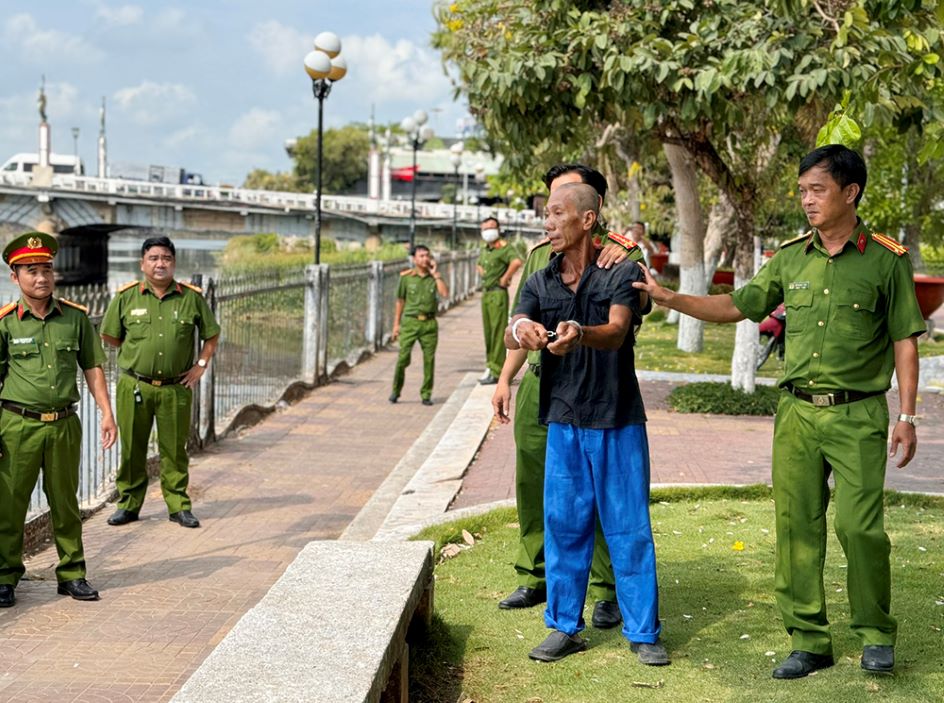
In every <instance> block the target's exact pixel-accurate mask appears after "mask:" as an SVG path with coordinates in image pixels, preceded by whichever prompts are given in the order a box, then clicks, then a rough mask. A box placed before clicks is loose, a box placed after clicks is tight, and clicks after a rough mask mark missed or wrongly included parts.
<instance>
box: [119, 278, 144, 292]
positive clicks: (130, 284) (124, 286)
mask: <svg viewBox="0 0 944 703" xmlns="http://www.w3.org/2000/svg"><path fill="white" fill-rule="evenodd" d="M136 285H138V281H131V282H130V283H125V284H124V285H123V286H121V287H120V288H119V289H118V290H117V291H115V292H116V293H124V292H125V291H126V290H128V289H129V288H134V287H135V286H136Z"/></svg>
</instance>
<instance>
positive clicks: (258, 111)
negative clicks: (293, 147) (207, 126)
mask: <svg viewBox="0 0 944 703" xmlns="http://www.w3.org/2000/svg"><path fill="white" fill-rule="evenodd" d="M284 130H285V128H284V126H283V123H282V115H281V113H279V112H278V111H276V110H263V109H262V108H258V107H254V108H252V109H251V110H250V111H249V112H247V113H245V114H243V115H240V117H239V118H238V119H237V120H236V121H235V122H234V123H233V126H232V127H230V130H229V142H230V147H231V148H234V149H240V150H247V151H249V150H252V149H254V148H257V147H260V146H264V145H266V144H273V143H274V144H276V145H277V144H279V140H280V139H281V138H282V137H283V136H284Z"/></svg>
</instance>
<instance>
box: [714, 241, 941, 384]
mask: <svg viewBox="0 0 944 703" xmlns="http://www.w3.org/2000/svg"><path fill="white" fill-rule="evenodd" d="M878 236H879V237H880V238H881V235H878ZM885 241H887V240H885ZM891 245H892V246H894V244H891ZM732 296H733V298H734V304H735V306H737V308H738V310H740V311H741V312H742V313H743V314H744V315H745V316H746V317H748V318H749V319H751V320H754V321H755V322H760V321H761V320H763V319H764V317H766V316H767V315H768V314H769V313H770V311H771V310H773V309H774V308H775V307H777V305H779V304H780V303H781V302H783V303H784V304H785V305H786V308H787V343H786V356H785V358H784V374H783V378H781V379H780V385H781V386H784V385H787V384H791V385H793V386H795V387H797V388H800V389H802V390H805V391H806V392H808V393H818V392H824V393H825V392H830V391H839V390H847V391H862V392H879V391H885V390H888V388H889V385H890V383H891V377H892V372H893V371H894V369H895V352H894V342H895V341H898V340H902V339H906V338H907V337H910V336H912V335H916V334H920V333H922V332H924V331H925V323H924V320H923V319H922V317H921V311H920V309H919V308H918V301H917V298H916V296H915V289H914V276H913V274H912V269H911V261H910V260H909V259H908V256H907V254H904V253H903V251H902V250H901V249H899V250H898V251H891V250H890V249H889V248H888V247H887V246H884V245H883V244H881V243H880V241H877V240H876V239H874V238H873V235H872V233H871V232H870V231H869V230H868V228H866V227H865V226H864V225H863V224H862V223H861V222H860V223H859V225H858V226H857V227H856V230H855V232H853V234H852V237H851V238H850V239H849V241H848V242H846V244H845V246H844V247H843V249H842V250H841V251H840V252H839V253H838V254H835V255H834V256H830V254H829V252H828V251H826V249H825V247H823V244H822V242H821V241H820V236H819V232H818V231H816V230H813V231H812V232H810V234H809V235H808V236H807V237H806V238H804V239H798V240H794V241H793V242H788V243H787V244H786V245H784V247H783V248H781V249H780V251H778V252H777V253H776V254H775V255H774V257H773V258H772V259H771V260H770V261H769V262H767V264H765V265H764V267H763V268H762V269H761V270H760V271H758V273H757V275H756V276H754V278H753V279H752V280H751V281H749V282H748V283H747V284H746V285H744V286H743V287H741V288H739V289H738V290H736V291H734V293H732Z"/></svg>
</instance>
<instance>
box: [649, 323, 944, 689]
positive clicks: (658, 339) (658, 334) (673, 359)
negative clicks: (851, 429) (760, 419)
mask: <svg viewBox="0 0 944 703" xmlns="http://www.w3.org/2000/svg"><path fill="white" fill-rule="evenodd" d="M734 329H735V326H734V325H719V324H713V323H708V322H706V323H705V338H704V340H705V341H704V350H703V351H701V352H699V353H697V354H691V353H688V352H683V351H680V350H679V349H678V347H677V346H676V344H677V340H678V325H669V324H666V323H665V320H664V315H663V314H662V312H661V311H659V310H657V311H656V312H655V313H653V314H652V315H650V316H649V317H647V318H646V321H645V323H644V324H643V326H642V329H641V330H640V332H639V337H638V339H637V340H636V368H637V369H641V370H643V369H644V370H646V371H677V372H682V373H713V374H723V375H728V374H730V373H731V354H732V353H733V352H734ZM918 351H919V353H920V354H921V356H938V355H941V354H944V343H942V340H941V339H940V338H939V339H938V341H935V342H931V341H928V340H922V341H921V342H919V344H918ZM782 371H783V362H782V361H780V359H778V358H777V357H776V355H773V356H772V358H770V359H768V360H767V363H765V364H764V366H763V368H762V369H761V370H760V373H759V374H758V375H760V376H768V377H770V378H777V377H779V376H780V374H781V372H782ZM942 700H944V696H942Z"/></svg>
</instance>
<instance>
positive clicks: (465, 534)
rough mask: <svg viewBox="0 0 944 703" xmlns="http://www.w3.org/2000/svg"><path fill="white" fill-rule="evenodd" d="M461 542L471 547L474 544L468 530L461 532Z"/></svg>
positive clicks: (473, 539) (473, 538)
mask: <svg viewBox="0 0 944 703" xmlns="http://www.w3.org/2000/svg"><path fill="white" fill-rule="evenodd" d="M462 541H463V542H465V543H466V544H467V545H469V546H470V547H471V546H472V545H474V544H475V537H473V536H472V534H471V533H470V532H469V531H468V530H462Z"/></svg>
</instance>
